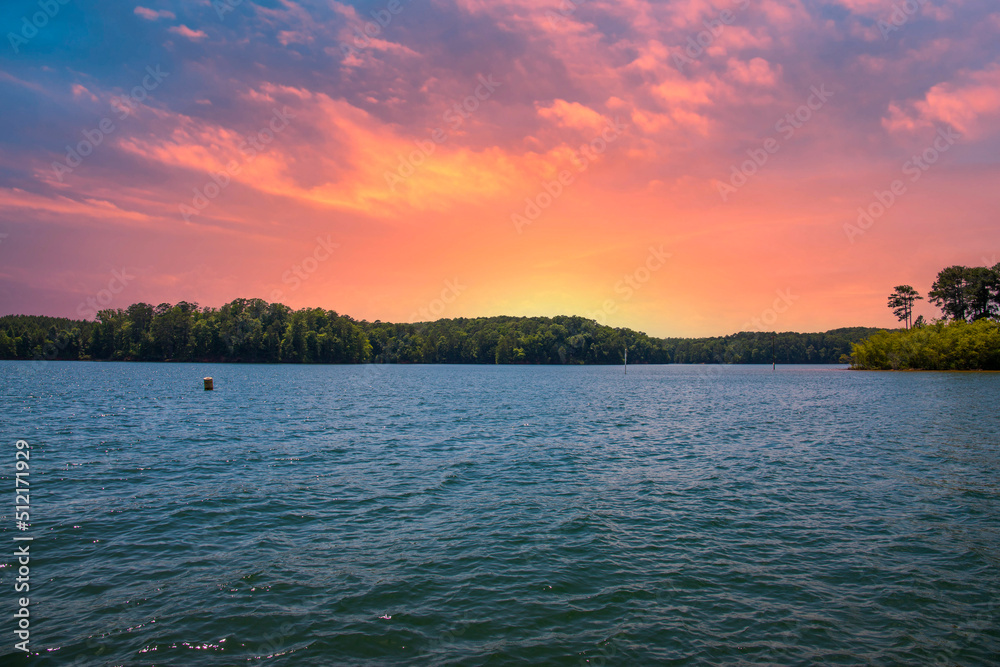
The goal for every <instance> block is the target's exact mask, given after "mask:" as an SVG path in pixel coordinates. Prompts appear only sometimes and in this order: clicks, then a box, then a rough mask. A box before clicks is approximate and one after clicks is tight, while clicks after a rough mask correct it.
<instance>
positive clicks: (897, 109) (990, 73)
mask: <svg viewBox="0 0 1000 667" xmlns="http://www.w3.org/2000/svg"><path fill="white" fill-rule="evenodd" d="M998 112H1000V65H997V64H994V65H991V66H990V67H988V68H986V69H984V70H980V71H978V72H966V73H963V74H962V75H960V76H959V77H958V78H957V80H956V81H948V82H943V83H939V84H937V85H935V86H932V87H931V89H930V90H928V91H927V94H926V95H925V96H924V99H922V100H917V101H915V102H912V103H904V104H899V103H895V102H893V103H891V104H890V105H889V108H888V115H887V116H885V117H883V119H882V125H883V127H885V128H886V129H887V130H889V131H900V130H906V131H910V130H914V129H916V128H918V127H926V126H930V125H933V124H935V123H945V124H948V125H951V126H952V127H954V128H955V129H956V130H958V131H959V132H961V133H962V134H966V135H969V136H976V135H979V134H983V133H985V132H987V131H988V130H989V129H996V116H997V114H998ZM991 121H992V127H991Z"/></svg>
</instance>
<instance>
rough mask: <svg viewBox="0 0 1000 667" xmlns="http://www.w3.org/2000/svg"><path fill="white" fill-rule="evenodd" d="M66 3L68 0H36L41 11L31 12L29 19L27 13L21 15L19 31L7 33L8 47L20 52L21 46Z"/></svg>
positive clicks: (32, 37) (33, 36)
mask: <svg viewBox="0 0 1000 667" xmlns="http://www.w3.org/2000/svg"><path fill="white" fill-rule="evenodd" d="M67 4H69V0H38V6H39V7H40V8H41V10H42V11H40V12H35V13H34V14H32V15H31V18H30V19H29V18H28V15H27V14H25V15H24V16H22V17H21V30H20V33H14V32H8V33H7V41H8V42H10V48H12V49H14V53H20V52H21V46H22V45H24V44H27V43H28V42H29V41H31V40H32V39H34V38H35V36H36V35H38V31H39V30H41V29H42V28H44V27H45V26H47V25H48V24H49V21H50V20H52V19H54V18H55V17H56V15H57V14H58V13H59V10H60V9H62V6H63V5H67Z"/></svg>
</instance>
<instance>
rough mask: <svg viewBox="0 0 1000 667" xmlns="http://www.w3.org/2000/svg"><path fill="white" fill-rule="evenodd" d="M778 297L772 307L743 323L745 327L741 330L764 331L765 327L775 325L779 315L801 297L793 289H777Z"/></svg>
mask: <svg viewBox="0 0 1000 667" xmlns="http://www.w3.org/2000/svg"><path fill="white" fill-rule="evenodd" d="M775 294H777V295H778V296H777V298H776V299H775V300H774V302H773V303H772V304H771V307H770V308H765V309H764V310H762V311H761V313H760V315H758V316H757V317H751V318H750V319H749V320H747V321H746V322H744V323H743V327H742V328H741V329H740V331H757V332H760V331H764V327H769V326H772V325H774V323H775V322H777V321H778V317H779V316H780V315H782V314H783V313H786V312H788V309H789V308H791V307H792V304H794V303H795V302H796V301H798V300H799V297H797V296H795V295H794V294H792V290H791V289H785V290H784V291H782V290H777V291H776V292H775Z"/></svg>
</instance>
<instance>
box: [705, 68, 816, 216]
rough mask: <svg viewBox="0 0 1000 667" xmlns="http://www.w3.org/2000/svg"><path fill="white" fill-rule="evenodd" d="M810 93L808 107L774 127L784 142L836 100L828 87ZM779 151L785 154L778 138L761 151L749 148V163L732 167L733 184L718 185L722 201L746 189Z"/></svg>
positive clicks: (762, 145) (768, 141)
mask: <svg viewBox="0 0 1000 667" xmlns="http://www.w3.org/2000/svg"><path fill="white" fill-rule="evenodd" d="M809 91H810V95H809V97H807V98H806V101H805V103H804V104H802V105H800V106H799V107H798V108H797V109H795V110H794V111H792V112H789V113H786V114H785V115H784V116H782V117H781V118H779V119H778V121H777V122H776V123H775V124H774V131H775V132H778V133H779V134H780V135H781V139H782V140H784V141H788V140H789V139H791V138H792V137H793V136H795V133H796V131H798V130H799V129H800V128H801V127H802V126H803V125H805V124H806V123H808V122H809V121H810V120H811V119H812V118H813V115H814V114H815V113H816V112H817V111H819V110H820V109H822V108H823V105H825V104H826V103H827V101H828V100H829V99H830V98H831V97H833V93H832V92H831V91H829V90H827V89H826V84H820V85H819V87H818V88H817V87H816V86H811V87H810V88H809ZM779 150H781V141H779V140H778V139H776V138H774V137H768V138H767V139H765V140H764V141H763V142H761V145H760V147H759V148H748V149H747V155H748V156H750V159H749V160H745V161H744V162H742V163H741V164H738V165H736V164H734V165H732V167H731V168H730V173H729V182H728V183H724V182H722V181H719V180H716V181H715V185H716V188H717V189H718V191H719V196H720V197H721V198H722V201H723V202H726V201H728V200H729V196H730V195H731V194H733V193H734V192H736V191H737V190H738V189H739V188H742V187H743V186H744V185H746V184H747V182H748V181H749V180H750V178H752V177H753V176H754V174H756V173H757V172H758V171H759V170H760V168H761V167H763V166H764V165H765V164H767V161H768V160H769V159H770V158H771V156H772V155H774V154H775V153H777V152H778V151H779Z"/></svg>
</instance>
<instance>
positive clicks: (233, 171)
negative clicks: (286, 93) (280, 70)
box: [179, 106, 295, 222]
mask: <svg viewBox="0 0 1000 667" xmlns="http://www.w3.org/2000/svg"><path fill="white" fill-rule="evenodd" d="M290 118H295V114H294V113H292V110H291V109H289V108H288V107H287V106H286V107H283V108H281V109H277V108H276V109H273V110H272V117H271V119H270V120H269V121H268V122H267V125H266V126H264V127H262V128H261V129H259V130H257V131H256V132H255V133H253V134H250V135H247V137H246V139H245V140H244V141H243V143H241V144H240V145H239V151H240V153H242V155H243V161H242V162H240V161H238V160H230V161H229V162H227V163H226V167H225V169H224V170H222V171H217V172H213V173H211V174H210V176H211V178H210V180H208V181H205V184H204V185H202V186H201V187H200V188H199V187H196V188H194V196H192V197H191V204H190V205H188V204H184V203H182V204H180V206H179V210H180V214H181V218H183V219H184V222H191V216H194V215H198V214H199V213H201V212H202V211H204V210H205V209H206V208H208V205H209V204H211V203H212V201H213V200H214V199H215V198H216V197H218V196H219V195H220V194H222V191H223V190H225V189H226V188H228V187H229V184H230V183H232V182H233V177H235V176H237V175H239V173H240V172H241V171H242V170H243V167H245V166H247V165H248V164H250V163H251V162H253V161H254V160H255V159H256V158H257V155H258V154H259V153H262V152H264V150H265V149H266V148H267V146H268V144H270V143H271V142H272V141H274V139H275V137H277V135H279V134H281V132H283V131H284V130H285V128H287V127H288V125H289V122H288V121H289V119H290Z"/></svg>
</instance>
